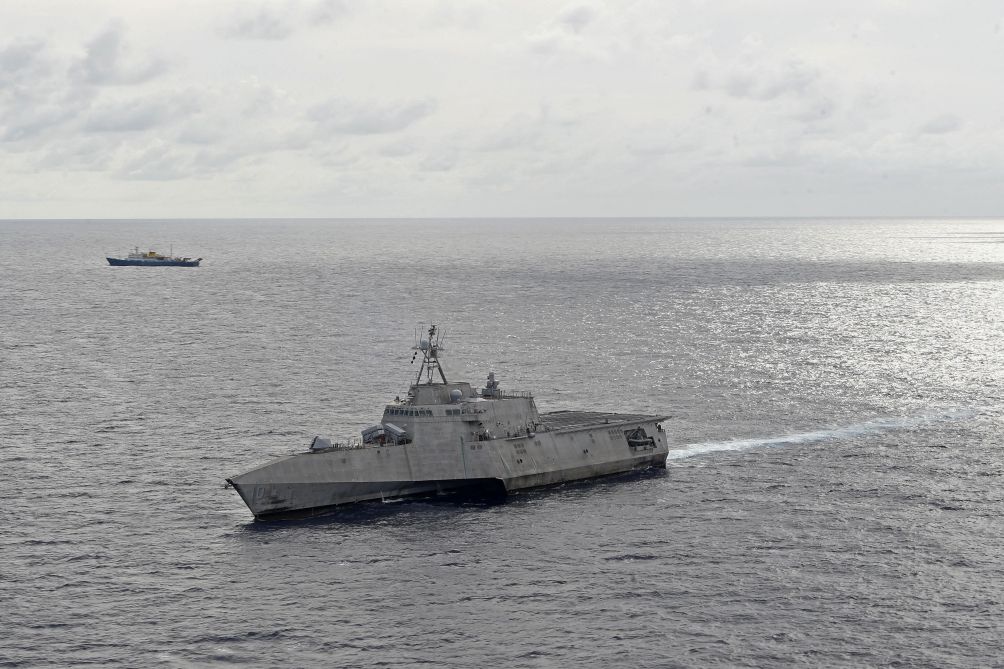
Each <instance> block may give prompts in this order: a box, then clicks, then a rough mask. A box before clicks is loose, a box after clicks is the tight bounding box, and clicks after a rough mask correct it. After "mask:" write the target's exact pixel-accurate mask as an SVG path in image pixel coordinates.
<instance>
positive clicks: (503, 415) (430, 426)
mask: <svg viewBox="0 0 1004 669" xmlns="http://www.w3.org/2000/svg"><path fill="white" fill-rule="evenodd" d="M427 334H428V336H427V338H424V337H423V338H421V339H420V340H419V341H418V343H417V344H416V346H415V352H414V355H413V358H412V360H413V361H414V360H415V359H416V358H418V357H419V356H421V364H420V365H419V370H418V374H417V377H416V380H415V383H413V384H412V385H411V387H410V388H409V390H408V393H407V395H406V396H405V398H404V399H401V398H395V400H394V401H393V402H391V403H389V404H387V405H386V406H385V407H384V410H383V416H382V418H381V421H380V423H378V424H376V425H373V426H372V427H368V428H366V429H364V430H363V431H362V438H361V439H358V440H354V441H352V442H348V443H332V442H331V441H330V440H328V439H326V438H324V437H320V436H318V437H315V438H314V440H313V442H312V443H311V445H310V449H309V450H308V451H307V452H305V453H299V454H296V455H292V456H289V457H285V458H282V459H279V460H276V461H274V462H272V463H269V464H266V465H264V466H262V467H259V468H257V469H253V470H251V471H249V472H247V473H245V474H241V475H239V476H234V477H232V478H230V479H227V481H228V483H229V484H231V485H232V486H233V487H234V488H235V489H236V490H237V492H238V493H239V494H240V496H241V498H242V499H243V500H244V502H245V503H246V504H247V505H248V508H250V509H251V512H252V513H253V514H254V515H255V517H258V518H266V517H269V516H274V515H279V514H289V513H292V512H301V511H307V510H313V509H322V508H326V507H332V506H338V505H342V504H349V503H352V502H359V501H364V500H373V499H393V498H399V497H408V496H413V495H427V494H436V493H448V492H470V493H475V494H493V495H504V494H505V493H507V492H510V491H513V490H519V489H523V488H531V487H536V486H543V485H551V484H555V483H561V482H564V481H573V480H578V479H587V478H593V477H597V476H604V475H608V474H616V473H621V472H625V471H631V470H635V469H644V468H649V467H665V466H666V455H667V451H668V442H667V438H666V433H665V431H664V429H663V428H662V425H661V424H660V423H661V421H663V420H665V419H666V417H665V416H651V415H641V414H622V413H605V412H595V411H557V412H553V413H544V414H541V413H540V412H538V410H537V406H536V404H535V402H534V398H533V396H532V394H531V393H529V392H524V391H506V390H503V389H502V388H501V387H500V384H499V382H498V380H497V379H496V378H495V374H494V372H490V373H489V374H488V377H487V380H486V382H485V385H484V386H483V387H481V388H474V387H473V386H472V385H471V384H470V383H467V382H456V381H449V380H448V379H447V378H446V373H445V372H444V370H443V367H442V365H441V364H440V356H441V354H442V353H443V352H444V350H445V349H444V347H443V342H442V336H441V334H440V333H439V332H438V330H437V328H436V326H432V327H430V328H429V330H428V333H427Z"/></svg>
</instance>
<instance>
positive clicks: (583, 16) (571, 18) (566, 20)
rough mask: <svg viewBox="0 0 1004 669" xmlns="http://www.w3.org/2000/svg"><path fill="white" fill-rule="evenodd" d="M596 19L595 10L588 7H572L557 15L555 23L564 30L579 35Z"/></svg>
mask: <svg viewBox="0 0 1004 669" xmlns="http://www.w3.org/2000/svg"><path fill="white" fill-rule="evenodd" d="M595 18H596V10H595V9H593V8H592V7H590V6H589V5H572V6H569V7H566V8H565V9H564V10H562V11H561V13H560V14H558V17H557V18H556V19H555V23H556V24H557V25H559V26H561V27H563V28H564V29H565V30H567V31H569V32H572V33H575V34H576V35H578V34H581V33H582V31H583V30H585V29H586V26H588V25H589V24H590V23H592V22H593V20H594V19H595Z"/></svg>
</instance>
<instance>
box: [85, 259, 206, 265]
mask: <svg viewBox="0 0 1004 669" xmlns="http://www.w3.org/2000/svg"><path fill="white" fill-rule="evenodd" d="M105 260H107V261H108V264H109V265H113V266H115V267H120V266H127V265H128V266H131V267H198V266H199V261H198V260H130V259H128V258H107V257H106V258H105Z"/></svg>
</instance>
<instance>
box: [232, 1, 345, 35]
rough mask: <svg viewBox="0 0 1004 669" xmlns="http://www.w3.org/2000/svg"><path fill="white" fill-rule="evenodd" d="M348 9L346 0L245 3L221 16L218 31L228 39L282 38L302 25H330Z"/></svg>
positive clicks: (318, 26)
mask: <svg viewBox="0 0 1004 669" xmlns="http://www.w3.org/2000/svg"><path fill="white" fill-rule="evenodd" d="M349 13H350V9H349V5H348V4H347V3H346V2H345V0H319V1H318V2H312V3H307V4H303V3H297V2H292V1H288V2H286V3H284V4H282V5H278V4H276V3H263V4H258V5H250V4H245V5H241V6H240V8H239V9H238V10H236V11H235V12H234V13H233V14H231V15H230V16H229V17H228V18H227V19H225V20H224V22H223V23H222V24H221V25H220V26H219V30H218V32H219V34H220V35H222V36H223V37H226V38H230V39H247V40H266V41H281V40H285V39H287V38H289V37H291V36H293V35H294V34H295V33H296V32H297V31H299V30H300V29H302V28H311V27H314V28H320V27H323V26H328V25H332V24H334V23H336V22H337V21H338V20H339V19H342V18H344V17H345V16H348V15H349Z"/></svg>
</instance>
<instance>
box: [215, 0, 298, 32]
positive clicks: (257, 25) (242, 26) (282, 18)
mask: <svg viewBox="0 0 1004 669" xmlns="http://www.w3.org/2000/svg"><path fill="white" fill-rule="evenodd" d="M295 29H296V26H295V24H294V22H293V19H292V17H291V16H290V14H289V10H288V8H287V10H286V11H281V10H280V9H279V8H277V7H272V6H266V5H261V6H258V7H248V6H244V7H242V8H241V9H240V10H239V11H238V13H236V14H235V15H233V16H231V18H230V20H229V21H227V22H226V23H225V24H224V25H222V26H221V28H220V34H222V35H223V36H224V37H230V38H234V39H253V40H284V39H286V38H287V37H289V36H290V35H292V34H293V32H294V30H295Z"/></svg>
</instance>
